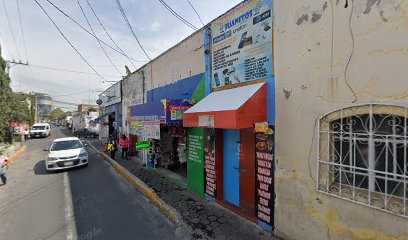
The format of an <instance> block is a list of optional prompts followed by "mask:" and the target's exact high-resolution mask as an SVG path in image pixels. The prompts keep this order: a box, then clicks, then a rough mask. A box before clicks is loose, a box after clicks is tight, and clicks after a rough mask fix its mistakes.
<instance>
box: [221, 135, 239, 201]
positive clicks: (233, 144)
mask: <svg viewBox="0 0 408 240" xmlns="http://www.w3.org/2000/svg"><path fill="white" fill-rule="evenodd" d="M239 146H240V144H239V130H224V200H225V201H227V202H229V203H232V204H234V205H235V206H239V154H240V152H239Z"/></svg>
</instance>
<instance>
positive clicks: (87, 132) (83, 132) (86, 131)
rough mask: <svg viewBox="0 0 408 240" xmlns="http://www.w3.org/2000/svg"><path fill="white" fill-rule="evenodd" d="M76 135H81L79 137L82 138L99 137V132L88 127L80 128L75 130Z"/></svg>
mask: <svg viewBox="0 0 408 240" xmlns="http://www.w3.org/2000/svg"><path fill="white" fill-rule="evenodd" d="M74 135H75V136H76V137H79V138H81V137H83V138H97V137H99V134H98V133H97V132H95V131H91V130H89V129H87V128H82V129H79V130H77V131H75V132H74Z"/></svg>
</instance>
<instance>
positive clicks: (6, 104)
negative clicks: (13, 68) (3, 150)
mask: <svg viewBox="0 0 408 240" xmlns="http://www.w3.org/2000/svg"><path fill="white" fill-rule="evenodd" d="M6 67H7V62H6V61H5V60H4V59H3V58H2V57H1V51H0V142H11V140H12V135H11V134H12V133H11V129H10V125H11V112H12V107H11V102H12V101H11V93H12V91H11V88H10V77H9V76H8V74H6Z"/></svg>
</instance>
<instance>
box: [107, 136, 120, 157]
mask: <svg viewBox="0 0 408 240" xmlns="http://www.w3.org/2000/svg"><path fill="white" fill-rule="evenodd" d="M107 150H108V152H109V154H110V157H111V158H112V159H113V160H115V155H116V151H117V150H118V147H117V145H116V140H115V139H110V140H109V142H108V147H107Z"/></svg>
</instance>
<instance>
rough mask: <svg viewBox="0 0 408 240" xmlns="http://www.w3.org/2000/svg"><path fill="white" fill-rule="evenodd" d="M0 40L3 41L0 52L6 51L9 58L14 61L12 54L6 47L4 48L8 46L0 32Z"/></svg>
mask: <svg viewBox="0 0 408 240" xmlns="http://www.w3.org/2000/svg"><path fill="white" fill-rule="evenodd" d="M0 40H2V41H3V48H1V50H3V49H6V50H7V52H8V53H9V55H10V56H11V58H12V59H14V56H13V53H12V52H11V51H10V50H9V49H8V48H7V47H4V46H8V44H7V43H6V39H5V38H4V37H3V36H2V34H1V32H0ZM0 45H1V43H0ZM0 47H1V46H0Z"/></svg>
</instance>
